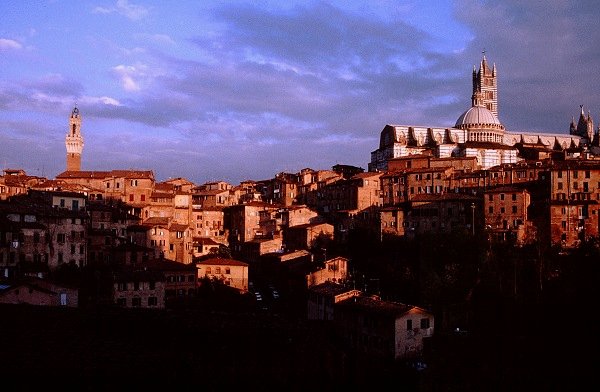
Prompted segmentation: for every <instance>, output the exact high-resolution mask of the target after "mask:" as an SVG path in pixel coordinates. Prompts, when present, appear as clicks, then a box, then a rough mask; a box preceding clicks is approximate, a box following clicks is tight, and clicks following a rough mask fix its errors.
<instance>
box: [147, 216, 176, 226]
mask: <svg viewBox="0 0 600 392" xmlns="http://www.w3.org/2000/svg"><path fill="white" fill-rule="evenodd" d="M169 220H170V219H169V218H164V217H160V216H155V217H152V218H148V219H146V220H144V221H143V222H142V224H143V225H150V226H164V227H167V226H168V225H169Z"/></svg>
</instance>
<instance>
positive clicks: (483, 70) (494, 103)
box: [473, 51, 498, 118]
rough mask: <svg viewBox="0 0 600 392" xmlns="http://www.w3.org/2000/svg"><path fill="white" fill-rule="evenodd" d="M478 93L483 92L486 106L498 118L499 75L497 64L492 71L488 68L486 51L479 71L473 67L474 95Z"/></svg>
mask: <svg viewBox="0 0 600 392" xmlns="http://www.w3.org/2000/svg"><path fill="white" fill-rule="evenodd" d="M477 91H479V92H481V95H482V98H483V104H484V106H485V107H486V108H487V109H488V110H489V111H490V112H492V113H494V116H496V118H498V73H497V71H496V64H494V65H493V66H492V68H491V69H490V67H489V66H488V62H487V59H486V58H485V51H484V52H483V58H482V59H481V63H480V64H479V70H478V71H477V70H476V69H475V67H473V94H475V93H476V92H477Z"/></svg>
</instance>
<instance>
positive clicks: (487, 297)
mask: <svg viewBox="0 0 600 392" xmlns="http://www.w3.org/2000/svg"><path fill="white" fill-rule="evenodd" d="M498 112H499V109H498V92H497V71H496V66H495V65H493V66H489V65H488V62H487V59H486V58H485V57H483V59H482V61H481V63H480V65H479V69H478V70H474V71H473V96H472V106H471V107H470V108H468V109H467V110H466V111H465V112H464V113H463V114H461V115H460V116H459V117H458V120H457V122H456V124H454V125H453V126H413V125H396V124H387V125H385V126H384V127H383V129H382V131H381V134H380V143H379V146H374V147H376V148H375V149H374V150H373V151H372V152H371V160H370V162H369V163H368V167H367V170H365V169H364V168H362V167H356V166H351V165H343V164H336V165H333V166H332V167H330V168H305V169H302V170H300V171H299V172H294V173H287V172H283V173H276V174H274V175H273V177H272V178H268V179H262V180H247V181H244V182H242V183H240V184H230V183H227V182H225V181H213V182H207V183H202V184H196V183H193V182H192V181H190V180H188V179H186V178H170V179H168V180H165V181H159V180H157V179H156V178H155V177H154V173H153V171H152V170H130V169H128V170H123V169H117V168H116V169H114V170H110V171H94V170H82V161H83V162H85V155H84V153H83V139H84V137H83V135H84V132H83V128H82V118H83V116H84V113H80V111H79V109H78V108H77V107H75V108H73V110H72V111H71V113H70V115H69V116H68V130H67V135H66V140H65V145H66V166H65V171H64V172H62V173H60V174H58V175H57V176H56V177H55V178H43V177H38V176H31V175H28V174H27V173H26V172H25V171H24V170H21V169H19V168H12V169H4V171H3V175H2V176H0V200H1V201H0V271H1V280H0V303H1V304H10V306H16V305H18V304H29V305H40V306H43V307H44V308H47V307H56V308H65V309H66V308H69V309H71V308H72V309H80V310H86V311H87V312H89V311H90V309H105V310H107V309H108V311H109V312H127V311H130V312H138V311H140V310H147V311H148V312H152V311H154V312H155V313H154V314H163V313H164V312H166V311H169V310H187V311H189V312H190V313H189V314H194V313H193V312H197V311H199V310H205V311H210V312H215V311H219V312H222V311H227V312H228V313H232V314H235V313H240V314H241V313H247V314H252V315H254V316H253V317H260V318H261V320H262V318H264V319H268V318H269V315H272V316H273V317H277V318H279V317H282V315H286V317H290V319H292V320H303V322H305V321H308V322H309V324H308V325H313V326H312V327H310V328H311V330H312V328H313V327H314V325H319V328H321V327H322V328H323V331H326V333H327V334H331V335H327V336H329V337H331V336H333V337H334V338H332V339H333V340H331V341H337V340H339V342H340V343H339V344H340V345H339V346H336V347H337V348H336V349H335V350H333V351H334V352H335V355H333V354H332V357H333V358H335V359H336V360H337V361H341V359H340V358H342V354H341V353H342V352H344V353H345V352H346V351H345V350H348V352H352V353H353V355H356V356H364V358H369V360H371V359H373V358H375V359H377V360H378V361H386V363H388V361H389V363H398V361H401V362H402V364H403V365H405V366H407V368H403V369H405V370H406V369H408V368H410V369H412V370H414V371H415V372H416V373H410V374H411V376H410V377H417V378H416V379H418V380H419V381H418V382H417V383H418V384H419V385H420V386H421V387H422V388H423V389H425V390H426V389H427V388H428V387H429V388H430V389H431V390H434V389H435V387H434V386H433V385H435V384H434V382H433V381H431V380H428V381H423V378H418V377H421V376H414V375H415V374H417V375H418V374H420V373H419V372H427V371H430V370H429V368H428V366H429V367H431V366H432V363H436V362H435V361H436V360H435V359H432V355H434V353H435V350H442V349H441V348H440V347H442V346H440V344H442V343H444V344H446V345H447V346H444V347H446V348H447V347H450V346H451V345H452V344H457V343H456V342H455V340H451V341H450V340H443V341H442V343H440V342H439V341H436V340H435V339H436V336H444V337H446V338H448V337H450V338H448V339H462V338H464V337H465V334H475V333H477V334H478V335H476V336H479V337H481V336H483V335H485V334H489V333H492V334H501V333H504V334H505V335H502V336H503V339H508V338H507V336H510V337H511V338H515V339H517V337H519V336H530V335H529V334H528V333H525V332H522V331H521V332H519V331H517V325H515V324H519V325H521V324H522V323H525V322H526V321H529V322H531V324H536V325H537V323H541V320H544V321H548V320H550V319H551V317H550V312H548V309H549V307H551V306H553V305H557V304H560V305H568V306H571V305H574V304H577V306H574V307H572V308H571V310H577V309H582V308H583V307H584V305H587V304H589V303H590V302H588V301H589V297H590V296H592V295H594V294H595V293H596V290H595V289H594V287H595V283H596V282H595V281H594V279H595V278H596V277H598V275H597V267H596V266H595V264H592V262H593V261H594V257H597V256H598V238H599V235H600V232H599V230H600V221H599V215H600V204H599V203H600V136H599V135H600V134H599V129H594V125H593V119H592V118H591V116H590V114H589V113H588V114H586V113H585V112H584V109H583V106H581V107H580V113H579V119H578V121H577V122H575V120H573V121H572V122H571V124H570V127H569V126H566V127H565V133H564V134H561V135H554V134H545V133H540V134H532V133H517V132H509V131H508V130H506V129H505V128H504V126H503V125H502V124H501V122H500V121H499V118H498ZM567 124H568V121H567ZM88 142H90V143H93V141H88ZM595 261H597V259H596V260H595ZM509 305H510V306H509ZM7 306H8V305H7ZM531 306H535V310H531V309H532V308H530V307H531ZM579 306H581V308H579ZM3 309H4V308H3ZM530 310H531V312H536V314H537V312H541V317H540V318H534V317H533V316H532V314H531V312H530ZM17 313H18V312H17ZM118 314H123V313H118ZM21 316H22V314H21ZM55 317H56V316H55ZM68 317H73V316H68ZM151 317H154V316H151ZM515 318H516V319H515ZM152 320H155V319H152ZM155 322H156V321H152V323H155ZM265 322H266V321H265ZM310 322H312V323H313V324H311V323H310ZM530 326H531V325H530ZM187 328H189V327H187ZM215 328H217V327H215ZM271 328H272V327H271ZM272 329H273V328H272ZM507 331H509V332H508V333H507ZM536 331H537V332H540V331H542V333H541V336H544V337H546V336H550V335H551V334H553V333H555V332H556V329H554V327H552V328H549V329H546V328H545V327H542V326H541V325H537V330H536ZM536 331H533V332H532V331H529V333H530V334H531V335H535V334H536ZM172 332H173V331H171V333H172ZM204 332H206V330H204ZM295 333H297V335H295V337H294V338H295V339H300V336H302V333H300V332H298V331H295ZM319 333H321V332H319ZM323 333H325V332H323ZM546 334H548V335H546ZM313 336H319V338H315V340H316V341H317V343H316V344H319V345H323V344H325V343H323V342H325V341H328V342H331V341H330V340H327V339H325V338H323V336H322V335H313ZM496 336H498V335H496ZM320 339H323V340H320ZM479 342H481V341H479ZM312 343H315V342H312ZM272 344H281V342H279V341H278V343H272ZM331 344H333V343H331ZM535 344H539V345H542V344H543V343H542V341H535ZM513 345H514V346H517V344H516V342H515V341H513V340H510V344H509V346H511V347H512V346H513ZM340 347H341V348H340ZM452 347H454V346H452ZM535 347H537V346H535ZM455 349H456V347H454V348H453V349H452V350H455ZM495 349H497V350H500V348H498V347H496V348H495ZM562 349H563V347H562V346H561V347H560V348H559V350H558V351H559V352H561V355H562V354H564V355H570V354H571V352H570V351H561V350H562ZM528 350H531V351H532V352H533V351H535V348H534V346H529V347H528ZM14 351H15V352H17V351H18V349H17V348H16V346H15V348H14ZM284 351H285V350H284ZM285 353H286V355H288V354H289V352H287V351H285ZM304 355H305V356H308V355H307V354H306V353H304ZM324 358H325V356H323V357H321V356H319V361H323V363H324V362H326V361H327V360H326V359H324ZM327 358H329V357H327ZM246 359H248V358H246ZM462 359H463V360H465V359H464V358H462ZM330 360H333V359H331V358H330ZM346 361H350V359H347V358H346ZM438 361H439V359H438ZM377 363H379V362H377ZM519 364H520V365H523V364H522V363H520V362H519ZM236 366H238V367H240V365H239V364H238V365H236ZM338 366H340V368H337V367H335V366H334V367H333V368H332V369H337V370H338V371H341V370H340V369H341V368H342V367H341V365H338ZM355 366H356V365H355ZM438 366H439V367H438V368H437V371H438V373H436V375H437V377H439V378H438V381H439V380H446V381H447V380H448V379H449V378H450V376H449V373H446V372H445V371H443V372H441V373H440V368H441V365H439V362H438ZM193 367H194V369H196V366H193ZM348 369H349V368H344V371H345V372H347V373H348V374H345V376H346V377H349V375H350V373H352V372H351V371H349V370H348ZM196 370H198V369H196ZM255 370H256V369H255ZM313 370H314V369H313ZM396 370H397V369H396ZM569 370H570V371H572V369H571V368H570V369H569ZM257 371H258V370H257ZM448 372H449V371H448ZM225 373H226V372H221V373H219V374H221V376H223V374H225ZM406 374H409V373H406ZM515 374H516V375H515ZM511 376H512V377H514V379H513V381H514V380H518V381H519V382H525V381H523V380H524V379H525V378H526V376H525V375H524V374H521V373H518V372H517V373H511ZM327 377H330V380H334V379H335V377H336V376H335V375H334V374H327ZM461 377H462V379H461V380H462V381H461V383H460V385H459V386H460V387H462V388H463V389H462V390H478V389H477V387H481V386H482V385H483V384H484V381H483V378H481V379H479V380H478V383H475V384H469V383H468V382H467V381H464V380H466V379H467V378H468V375H467V374H462V375H461ZM481 377H483V376H481ZM521 377H523V379H521ZM411 380H412V381H411V382H415V381H414V380H415V379H411ZM561 380H562V379H561ZM331 384H333V381H332V382H331ZM471 388H473V389H471ZM479 390H480V389H479Z"/></svg>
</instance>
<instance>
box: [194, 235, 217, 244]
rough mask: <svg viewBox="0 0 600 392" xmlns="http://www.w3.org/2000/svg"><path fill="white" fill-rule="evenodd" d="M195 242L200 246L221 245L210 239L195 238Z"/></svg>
mask: <svg viewBox="0 0 600 392" xmlns="http://www.w3.org/2000/svg"><path fill="white" fill-rule="evenodd" d="M194 242H195V243H197V244H199V245H221V244H219V243H218V242H216V241H215V240H213V239H212V238H208V237H194Z"/></svg>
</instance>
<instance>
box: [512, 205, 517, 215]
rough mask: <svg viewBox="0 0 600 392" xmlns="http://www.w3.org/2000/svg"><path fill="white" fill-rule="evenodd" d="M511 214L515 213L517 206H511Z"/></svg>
mask: <svg viewBox="0 0 600 392" xmlns="http://www.w3.org/2000/svg"><path fill="white" fill-rule="evenodd" d="M512 212H513V214H516V213H517V206H512Z"/></svg>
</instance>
